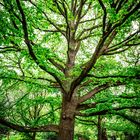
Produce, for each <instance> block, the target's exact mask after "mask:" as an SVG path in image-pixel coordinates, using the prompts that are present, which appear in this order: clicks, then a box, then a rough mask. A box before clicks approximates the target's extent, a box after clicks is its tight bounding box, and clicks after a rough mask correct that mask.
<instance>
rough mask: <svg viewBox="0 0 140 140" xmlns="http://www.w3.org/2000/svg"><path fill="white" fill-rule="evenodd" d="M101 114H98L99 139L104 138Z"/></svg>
mask: <svg viewBox="0 0 140 140" xmlns="http://www.w3.org/2000/svg"><path fill="white" fill-rule="evenodd" d="M101 121H102V119H101V116H100V115H99V116H98V140H102V127H101Z"/></svg>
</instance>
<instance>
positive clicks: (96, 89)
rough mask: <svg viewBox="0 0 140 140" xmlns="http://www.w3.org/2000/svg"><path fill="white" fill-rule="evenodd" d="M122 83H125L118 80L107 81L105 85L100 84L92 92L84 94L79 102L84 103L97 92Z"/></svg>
mask: <svg viewBox="0 0 140 140" xmlns="http://www.w3.org/2000/svg"><path fill="white" fill-rule="evenodd" d="M120 85H124V83H122V82H120V81H117V82H116V83H114V84H112V83H106V84H103V85H100V86H98V87H95V88H94V89H93V90H91V91H90V92H88V93H87V94H86V95H84V96H82V97H81V98H80V99H79V101H78V103H82V102H85V101H86V100H88V99H90V98H92V97H93V96H95V94H97V93H98V92H100V91H102V90H105V89H107V88H109V87H114V86H120Z"/></svg>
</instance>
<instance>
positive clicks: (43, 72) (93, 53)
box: [0, 0, 140, 140]
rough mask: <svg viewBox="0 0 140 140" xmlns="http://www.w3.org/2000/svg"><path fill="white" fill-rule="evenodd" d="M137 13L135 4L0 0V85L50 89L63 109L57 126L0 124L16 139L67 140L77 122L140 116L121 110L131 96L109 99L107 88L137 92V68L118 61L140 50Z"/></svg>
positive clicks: (129, 0) (91, 0) (94, 0)
mask: <svg viewBox="0 0 140 140" xmlns="http://www.w3.org/2000/svg"><path fill="white" fill-rule="evenodd" d="M139 7H140V2H139V0H135V1H134V0H10V1H9V0H1V1H0V18H1V20H0V53H1V54H0V57H1V64H2V66H1V71H0V72H1V76H0V78H1V79H2V80H3V83H4V82H5V83H7V84H9V83H8V82H7V80H6V79H8V80H9V82H11V81H14V80H15V81H16V82H15V83H14V85H15V87H16V85H17V86H18V85H19V84H18V82H17V81H19V82H21V83H22V82H23V83H24V82H25V83H32V84H35V85H37V84H40V85H42V86H43V87H42V90H43V88H44V87H45V86H46V87H47V88H53V89H56V90H55V92H59V93H61V99H62V103H61V114H60V122H59V125H53V124H52V125H45V124H44V125H45V126H38V127H29V126H28V127H25V126H19V125H17V124H13V123H12V122H8V121H7V120H3V119H1V120H0V123H1V124H3V125H6V126H8V127H11V128H12V129H15V130H18V131H22V132H42V131H55V132H57V133H58V137H59V139H60V140H72V139H73V137H74V125H75V117H76V116H83V117H84V116H87V117H88V116H95V115H105V114H107V113H112V112H113V113H114V111H120V110H123V109H133V108H134V109H139V108H140V105H139V104H137V105H136V104H135V102H128V101H127V103H125V104H124V101H126V100H127V99H134V98H136V96H131V97H130V95H129V94H127V93H126V94H125V95H123V96H122V95H119V96H116V95H118V94H116V95H113V94H111V93H112V92H114V90H115V89H114V88H113V87H120V88H119V91H120V92H122V91H123V89H124V88H125V87H128V86H131V88H133V89H131V91H134V87H137V86H138V85H137V84H138V83H137V82H138V79H139V78H140V76H139V73H138V72H139V69H138V66H137V65H138V62H136V64H135V65H134V66H133V67H132V66H129V65H125V64H122V63H121V62H122V61H121V57H120V56H119V55H118V53H123V52H124V51H129V49H135V50H136V48H137V47H138V46H139V44H140V42H139V37H140V36H139V35H140V34H139V32H140V30H139V19H140V13H139V12H140V11H139ZM21 85H22V84H20V86H21ZM126 85H127V86H126ZM132 86H133V87H132ZM23 87H24V85H23ZM15 90H16V89H15ZM49 91H50V90H48V92H49ZM51 92H52V91H50V93H51ZM127 92H128V91H127ZM10 94H11V95H10V96H12V92H11V93H10ZM96 94H97V96H96ZM102 95H103V96H102ZM108 96H110V99H112V100H109V99H108V98H106V97H108ZM114 96H115V97H114ZM53 97H54V98H58V97H57V96H53ZM95 97H96V98H95ZM118 98H119V99H120V100H119V101H118ZM108 101H109V105H108V106H107V105H106V107H105V108H103V106H102V103H107V102H108ZM116 102H119V103H120V104H119V106H118V104H116ZM98 104H101V105H99V106H98Z"/></svg>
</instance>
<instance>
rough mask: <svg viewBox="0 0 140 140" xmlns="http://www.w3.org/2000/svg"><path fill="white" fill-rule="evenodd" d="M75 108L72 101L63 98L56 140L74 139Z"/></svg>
mask: <svg viewBox="0 0 140 140" xmlns="http://www.w3.org/2000/svg"><path fill="white" fill-rule="evenodd" d="M75 109H76V104H75V102H74V101H67V100H66V99H63V103H62V112H61V119H60V125H59V136H58V140H73V139H74V124H75V115H74V113H75Z"/></svg>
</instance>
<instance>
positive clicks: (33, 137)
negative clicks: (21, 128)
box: [32, 132, 36, 140]
mask: <svg viewBox="0 0 140 140" xmlns="http://www.w3.org/2000/svg"><path fill="white" fill-rule="evenodd" d="M35 137H36V132H33V134H32V140H35Z"/></svg>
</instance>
